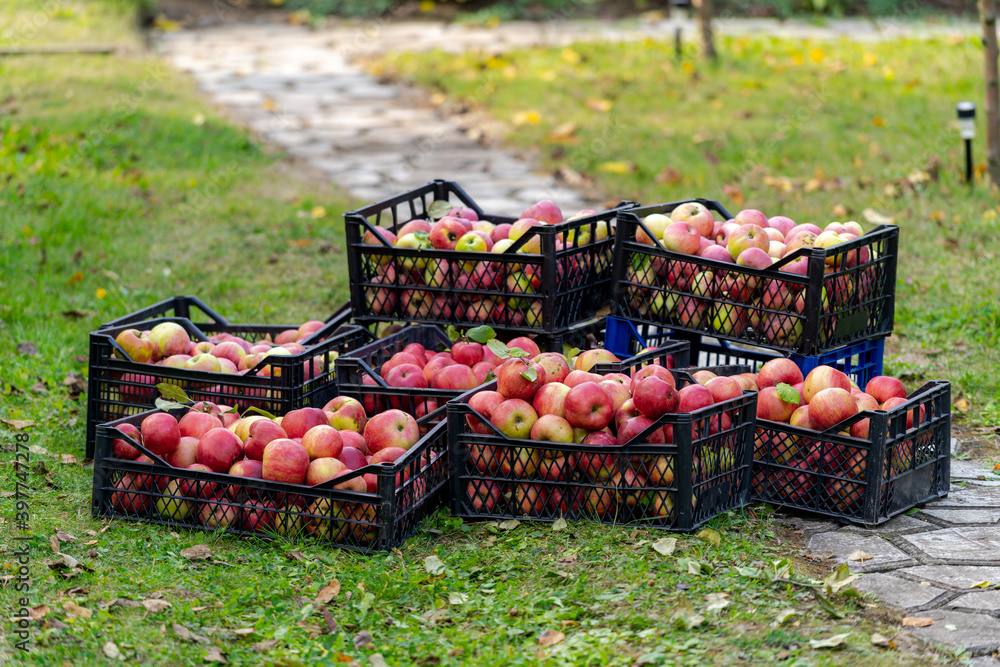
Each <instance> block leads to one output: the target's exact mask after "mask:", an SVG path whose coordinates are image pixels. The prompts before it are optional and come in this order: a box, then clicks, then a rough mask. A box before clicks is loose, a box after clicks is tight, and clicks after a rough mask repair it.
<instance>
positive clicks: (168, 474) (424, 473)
mask: <svg viewBox="0 0 1000 667" xmlns="http://www.w3.org/2000/svg"><path fill="white" fill-rule="evenodd" d="M155 412H158V411H156V410H153V411H150V412H146V413H142V414H139V415H135V416H132V417H126V418H124V419H120V420H117V421H114V422H112V423H110V424H102V425H100V426H98V429H97V450H96V451H97V456H96V458H95V460H94V488H93V500H92V507H91V513H92V514H93V516H94V517H100V518H108V519H111V518H115V519H124V520H129V521H143V522H146V523H158V524H163V525H166V526H170V527H182V528H192V529H199V530H219V529H223V528H224V529H225V530H226V531H227V532H229V533H232V534H235V535H256V536H258V537H284V538H286V539H289V540H291V541H297V540H299V539H302V538H309V537H311V538H314V539H318V540H321V541H323V542H325V543H328V544H330V545H332V546H337V547H342V548H345V549H353V550H357V551H364V552H373V551H389V550H391V549H392V548H394V547H398V546H399V545H401V544H402V543H403V542H404V540H406V538H407V537H409V536H410V535H412V534H413V533H414V532H415V531H416V529H417V526H418V525H419V523H420V521H421V520H422V519H423V518H424V517H426V516H428V515H429V514H431V513H432V512H434V511H435V510H436V509H437V508H438V507H440V506H441V504H442V502H443V498H444V494H445V493H446V492H447V483H448V475H449V472H450V471H449V465H448V445H447V431H446V429H445V425H444V424H440V425H438V426H436V427H434V428H432V429H431V430H430V432H428V433H427V434H426V435H424V436H423V437H422V438H421V439H420V441H419V442H418V443H417V444H416V445H414V446H413V447H412V448H411V449H410V450H409V451H408V452H407V454H406V456H405V457H403V458H402V459H400V460H399V461H396V462H395V463H383V464H378V465H368V466H365V467H364V468H360V469H358V470H355V471H353V472H351V473H347V474H345V475H343V476H341V477H337V478H336V479H333V480H330V481H328V482H324V483H323V484H318V485H316V486H304V485H298V484H286V483H282V482H272V481H267V480H261V479H250V478H245V477H236V476H232V475H226V474H220V473H208V472H201V471H197V470H187V469H185V468H174V467H172V466H170V465H169V464H167V463H165V462H164V461H163V460H162V459H160V458H158V457H156V456H155V455H153V454H152V453H150V452H149V451H148V450H147V449H145V448H144V447H143V446H142V445H140V444H139V443H137V442H135V441H134V440H132V439H131V438H129V437H128V436H126V435H125V434H123V433H122V432H121V431H119V430H118V427H119V426H121V425H123V424H132V425H134V426H135V427H136V428H138V427H139V425H140V424H141V423H142V420H143V419H145V418H146V417H147V416H148V415H151V414H154V413H155ZM184 412H185V411H183V410H181V411H177V412H174V413H172V414H175V416H177V415H181V414H183V413H184ZM115 439H122V440H125V441H126V442H128V443H129V444H131V445H132V446H133V447H135V448H136V449H138V450H139V451H140V452H142V454H144V455H146V456H148V457H149V458H151V459H152V460H153V461H154V463H152V464H149V463H137V462H136V461H129V460H125V459H116V458H113V456H112V454H113V451H114V445H113V442H114V440H115ZM366 474H372V475H375V476H376V477H377V488H376V491H375V492H374V493H367V492H359V491H348V490H342V489H335V488H333V487H334V485H339V484H342V483H344V482H346V481H349V480H351V479H355V478H357V477H362V476H363V475H366ZM175 480H176V481H175ZM185 486H186V487H187V488H185ZM213 524H215V525H213ZM222 524H228V525H222Z"/></svg>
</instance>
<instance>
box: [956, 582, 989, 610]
mask: <svg viewBox="0 0 1000 667" xmlns="http://www.w3.org/2000/svg"><path fill="white" fill-rule="evenodd" d="M991 583H994V584H996V583H1000V582H991ZM948 606H949V607H953V608H956V609H974V610H976V611H985V612H990V613H993V612H998V611H1000V590H995V589H994V590H991V591H985V590H981V591H977V592H975V593H966V594H965V595H963V596H961V597H958V598H955V599H954V600H952V601H951V602H949V603H948Z"/></svg>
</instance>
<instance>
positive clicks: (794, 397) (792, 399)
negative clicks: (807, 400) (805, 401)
mask: <svg viewBox="0 0 1000 667" xmlns="http://www.w3.org/2000/svg"><path fill="white" fill-rule="evenodd" d="M775 389H777V390H778V398H780V399H781V400H782V401H784V402H785V403H795V404H796V405H798V404H799V403H801V402H802V396H800V395H799V392H797V391H795V387H793V386H792V385H790V384H787V383H785V382H779V383H778V385H777V386H776V387H775Z"/></svg>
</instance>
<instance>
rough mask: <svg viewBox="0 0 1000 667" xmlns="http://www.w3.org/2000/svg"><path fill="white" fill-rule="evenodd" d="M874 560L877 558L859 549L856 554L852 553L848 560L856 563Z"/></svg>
mask: <svg viewBox="0 0 1000 667" xmlns="http://www.w3.org/2000/svg"><path fill="white" fill-rule="evenodd" d="M873 558H875V557H874V556H872V555H871V554H866V553H865V552H864V551H862V550H861V549H858V550H857V551H855V552H854V553H852V554H851V555H850V556H848V557H847V560H851V561H854V562H856V563H863V562H865V561H866V560H872V559H873Z"/></svg>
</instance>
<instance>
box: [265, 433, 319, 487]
mask: <svg viewBox="0 0 1000 667" xmlns="http://www.w3.org/2000/svg"><path fill="white" fill-rule="evenodd" d="M261 463H262V464H263V466H264V467H263V469H262V471H261V476H262V477H263V478H264V479H269V480H271V481H274V482H285V483H288V484H302V482H304V481H305V479H306V471H307V470H308V469H309V452H308V451H306V448H305V447H303V446H302V445H301V444H299V443H297V442H295V441H294V440H289V439H288V438H279V439H277V440H272V441H271V442H270V443H268V445H267V447H265V448H264V458H263V461H262V462H261Z"/></svg>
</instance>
